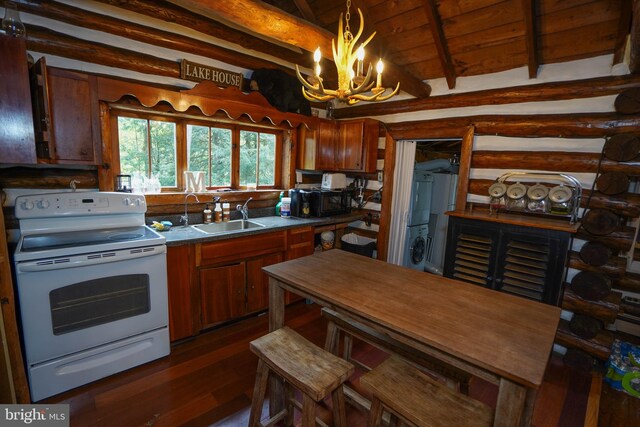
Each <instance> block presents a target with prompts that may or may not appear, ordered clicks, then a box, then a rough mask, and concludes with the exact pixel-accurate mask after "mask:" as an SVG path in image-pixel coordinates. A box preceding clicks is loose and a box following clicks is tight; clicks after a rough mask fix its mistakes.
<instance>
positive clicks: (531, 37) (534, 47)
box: [522, 0, 540, 79]
mask: <svg viewBox="0 0 640 427" xmlns="http://www.w3.org/2000/svg"><path fill="white" fill-rule="evenodd" d="M522 13H523V14H524V27H525V33H524V34H525V36H524V37H525V44H526V46H527V57H528V60H527V66H528V68H529V78H530V79H535V78H536V77H538V67H539V65H540V64H539V62H538V42H537V40H538V37H537V33H536V6H535V1H533V0H522Z"/></svg>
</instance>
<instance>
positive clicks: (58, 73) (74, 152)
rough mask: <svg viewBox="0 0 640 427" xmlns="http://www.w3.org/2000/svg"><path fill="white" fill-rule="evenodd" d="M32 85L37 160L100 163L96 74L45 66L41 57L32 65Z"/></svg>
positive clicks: (44, 161)
mask: <svg viewBox="0 0 640 427" xmlns="http://www.w3.org/2000/svg"><path fill="white" fill-rule="evenodd" d="M31 87H32V93H33V103H34V112H35V117H36V121H35V130H36V132H35V133H36V146H37V155H38V160H39V161H40V162H43V163H60V164H88V165H96V164H99V163H100V162H101V158H102V153H101V141H100V112H99V108H100V107H99V102H98V98H97V80H96V77H95V76H89V75H86V74H83V73H78V72H74V71H68V70H62V69H58V68H48V67H47V65H46V62H45V58H44V57H43V58H41V59H40V60H39V61H38V62H37V63H36V64H35V65H34V66H33V67H32V73H31Z"/></svg>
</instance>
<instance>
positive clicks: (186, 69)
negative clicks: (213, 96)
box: [180, 59, 243, 89]
mask: <svg viewBox="0 0 640 427" xmlns="http://www.w3.org/2000/svg"><path fill="white" fill-rule="evenodd" d="M180 78H181V79H184V80H191V81H194V82H201V81H203V80H210V81H212V82H213V83H215V84H217V85H219V86H224V87H226V86H235V87H237V88H238V89H240V88H241V87H242V78H243V76H242V74H241V73H232V72H231V71H227V70H221V69H219V68H215V67H210V66H209V65H202V64H196V63H195V62H191V61H187V60H186V59H183V60H182V61H180Z"/></svg>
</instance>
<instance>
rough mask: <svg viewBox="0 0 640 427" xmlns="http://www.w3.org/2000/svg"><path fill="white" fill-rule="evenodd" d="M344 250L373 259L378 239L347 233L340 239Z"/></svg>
mask: <svg viewBox="0 0 640 427" xmlns="http://www.w3.org/2000/svg"><path fill="white" fill-rule="evenodd" d="M340 244H341V247H342V249H344V250H345V251H349V252H353V253H355V254H359V255H364V256H366V257H369V258H372V257H373V251H374V250H376V239H372V238H370V237H364V236H360V235H358V234H355V233H347V234H345V235H344V236H342V239H340Z"/></svg>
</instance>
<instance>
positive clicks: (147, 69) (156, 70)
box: [26, 24, 180, 78]
mask: <svg viewBox="0 0 640 427" xmlns="http://www.w3.org/2000/svg"><path fill="white" fill-rule="evenodd" d="M26 27H27V49H29V50H32V51H35V52H40V53H45V54H49V55H56V56H62V57H64V58H70V59H75V60H77V61H83V62H89V63H93V64H100V65H106V66H109V67H115V68H122V69H124V70H130V71H136V72H139V73H145V74H154V75H158V76H165V77H173V78H180V64H179V63H178V62H177V61H170V60H167V59H161V58H157V57H155V56H152V55H147V54H143V53H139V52H134V51H131V50H127V49H122V48H116V47H113V46H109V45H106V44H103V43H94V42H89V41H86V40H81V39H78V38H75V37H71V36H67V35H65V34H62V33H58V32H55V31H51V30H48V29H46V28H43V27H38V26H35V25H28V24H27V26H26Z"/></svg>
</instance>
